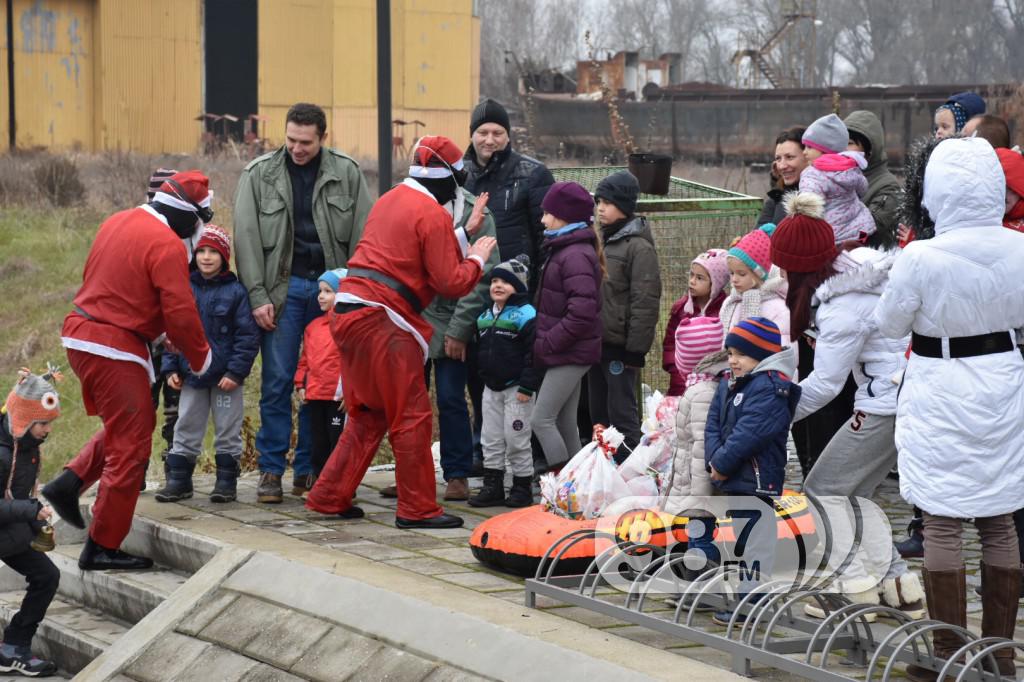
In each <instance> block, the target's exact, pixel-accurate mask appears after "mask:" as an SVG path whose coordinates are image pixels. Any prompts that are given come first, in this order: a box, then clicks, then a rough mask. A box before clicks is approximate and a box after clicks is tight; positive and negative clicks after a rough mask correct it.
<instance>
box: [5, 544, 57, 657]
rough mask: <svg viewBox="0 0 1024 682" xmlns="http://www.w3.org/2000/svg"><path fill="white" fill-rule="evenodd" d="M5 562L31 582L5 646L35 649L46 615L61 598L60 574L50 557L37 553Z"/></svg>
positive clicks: (27, 551)
mask: <svg viewBox="0 0 1024 682" xmlns="http://www.w3.org/2000/svg"><path fill="white" fill-rule="evenodd" d="M2 561H3V562H4V563H5V564H7V565H8V566H10V567H11V568H12V569H14V570H15V571H17V572H18V573H20V574H21V575H23V576H25V580H26V581H27V582H28V591H27V592H25V598H24V599H23V600H22V602H21V609H19V610H18V612H17V613H16V614H14V618H11V622H10V624H9V625H8V626H7V628H6V629H4V643H5V644H13V645H15V646H31V644H32V637H34V636H35V634H36V628H38V627H39V623H41V622H42V620H43V617H44V616H45V615H46V609H48V608H50V602H51V601H53V595H55V594H57V585H58V583H60V570H58V569H57V567H56V566H54V565H53V562H52V561H50V558H49V557H48V556H46V555H45V554H43V553H42V552H37V551H35V550H34V549H26V550H25V551H24V552H21V553H19V554H12V555H10V556H5V557H3V559H2Z"/></svg>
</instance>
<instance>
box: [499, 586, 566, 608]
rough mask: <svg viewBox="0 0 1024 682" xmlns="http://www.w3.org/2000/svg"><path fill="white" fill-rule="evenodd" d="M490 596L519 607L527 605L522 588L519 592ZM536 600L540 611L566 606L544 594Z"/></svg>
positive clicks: (511, 591)
mask: <svg viewBox="0 0 1024 682" xmlns="http://www.w3.org/2000/svg"><path fill="white" fill-rule="evenodd" d="M489 596H492V597H497V598H498V599H501V600H503V601H507V602H512V603H513V604H516V605H517V606H523V605H525V604H526V597H525V593H524V592H523V589H522V588H520V589H518V590H508V591H502V592H491V593H490V595H489ZM536 600H537V608H539V609H549V608H551V607H552V606H564V604H563V603H562V602H560V601H555V600H554V599H552V598H551V597H546V596H544V595H543V594H538V595H536Z"/></svg>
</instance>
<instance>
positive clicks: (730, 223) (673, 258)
mask: <svg viewBox="0 0 1024 682" xmlns="http://www.w3.org/2000/svg"><path fill="white" fill-rule="evenodd" d="M620 170H625V168H622V167H614V166H613V167H608V166H605V167H580V168H553V169H552V170H551V172H552V174H553V175H554V176H555V180H565V181H572V182H578V183H579V184H581V185H583V186H584V187H585V188H587V190H589V191H590V192H593V191H594V190H595V189H596V188H597V184H598V183H599V182H600V181H601V180H602V179H603V178H605V177H607V176H608V175H611V174H612V173H615V172H617V171H620ZM760 211H761V199H759V198H757V197H751V196H747V195H745V194H738V193H736V192H730V191H729V190H725V189H720V188H718V187H711V186H709V185H702V184H700V183H697V182H690V181H688V180H683V179H682V178H676V177H673V178H672V180H671V182H670V184H669V193H668V195H667V196H657V195H653V194H641V195H640V199H639V201H638V202H637V213H639V214H642V215H645V216H647V218H648V220H649V221H650V225H651V231H652V232H653V233H654V242H655V245H656V247H657V250H658V261H659V264H660V266H661V315H660V316H659V319H658V331H657V334H656V335H655V339H654V344H653V345H652V347H651V350H650V352H649V353H648V354H647V363H646V365H645V366H644V370H643V374H642V378H643V382H644V383H645V384H647V385H648V386H650V387H651V388H653V389H657V390H660V391H661V392H663V393H664V392H665V391H666V389H667V388H668V375H667V374H666V373H665V372H664V371H663V370H662V368H661V342H662V339H663V338H664V336H665V325H666V323H667V322H668V317H669V311H670V310H671V309H672V304H673V303H674V302H675V301H676V300H677V299H678V298H679V297H680V296H682V295H684V294H685V293H686V290H687V287H688V280H689V272H690V261H692V260H693V259H694V258H695V257H696V256H697V255H698V254H700V253H701V252H702V251H705V250H707V249H709V248H712V247H715V248H726V247H728V246H729V243H730V242H731V241H732V240H733V238H735V237H738V236H741V235H743V234H745V233H747V232H749V231H750V230H752V229H754V223H755V222H756V220H757V216H758V214H759V213H760Z"/></svg>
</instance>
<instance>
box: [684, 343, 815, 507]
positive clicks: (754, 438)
mask: <svg viewBox="0 0 1024 682" xmlns="http://www.w3.org/2000/svg"><path fill="white" fill-rule="evenodd" d="M790 350H791V349H788V348H787V349H785V350H784V351H783V352H782V353H778V354H776V355H773V356H771V357H769V358H766V359H765V360H764V361H762V362H761V363H760V364H759V365H758V366H757V367H755V368H754V370H753V371H752V372H750V373H749V374H747V375H745V376H742V377H740V378H739V379H737V380H736V381H735V382H734V384H733V386H732V387H730V386H729V383H730V382H729V381H722V382H720V383H719V385H718V391H717V392H716V393H715V398H714V400H712V401H711V407H710V409H709V410H708V421H707V426H706V427H705V430H704V465H705V467H707V470H708V471H710V470H711V467H712V466H714V467H715V470H716V471H718V472H719V473H721V474H723V475H725V476H728V477H729V478H728V479H727V480H725V481H712V484H713V485H714V486H715V487H716V488H718V489H719V490H721V491H723V492H728V493H739V494H751V495H759V496H762V495H771V496H776V495H781V494H782V484H783V481H784V480H785V478H786V437H787V435H788V433H789V427H790V424H792V422H793V414H794V413H795V412H796V405H797V403H798V402H800V386H799V385H797V384H794V383H793V382H791V381H790V380H789V379H787V378H786V375H791V374H792V372H791V371H790V372H786V375H783V374H781V373H780V372H779V369H780V368H781V367H782V364H783V362H784V361H782V360H781V359H779V356H780V355H783V354H788V353H789V352H790ZM793 364H794V365H795V360H794V363H793ZM787 369H788V366H787Z"/></svg>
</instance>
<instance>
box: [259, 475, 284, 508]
mask: <svg viewBox="0 0 1024 682" xmlns="http://www.w3.org/2000/svg"><path fill="white" fill-rule="evenodd" d="M283 499H284V492H283V491H282V490H281V477H280V476H278V475H277V474H272V473H269V472H266V471H264V472H263V473H261V474H260V482H259V485H257V486H256V501H257V502H262V503H264V504H281V500H283Z"/></svg>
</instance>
